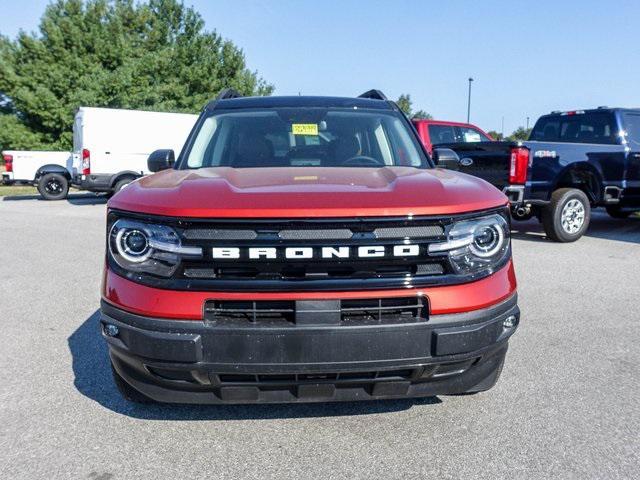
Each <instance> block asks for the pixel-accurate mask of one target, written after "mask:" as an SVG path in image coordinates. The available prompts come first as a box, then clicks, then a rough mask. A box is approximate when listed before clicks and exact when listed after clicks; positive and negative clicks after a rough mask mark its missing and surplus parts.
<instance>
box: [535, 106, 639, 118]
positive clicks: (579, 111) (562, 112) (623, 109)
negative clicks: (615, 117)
mask: <svg viewBox="0 0 640 480" xmlns="http://www.w3.org/2000/svg"><path fill="white" fill-rule="evenodd" d="M639 110H640V108H628V107H598V108H576V109H574V110H556V111H553V112H550V113H546V114H544V115H541V116H540V117H549V116H555V115H572V114H584V113H602V112H638V111H639Z"/></svg>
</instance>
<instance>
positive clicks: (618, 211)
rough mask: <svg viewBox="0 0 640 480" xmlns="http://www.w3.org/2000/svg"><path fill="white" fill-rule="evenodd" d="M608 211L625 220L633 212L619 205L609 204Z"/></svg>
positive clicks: (610, 214)
mask: <svg viewBox="0 0 640 480" xmlns="http://www.w3.org/2000/svg"><path fill="white" fill-rule="evenodd" d="M607 213H608V214H609V216H610V217H612V218H618V219H620V220H624V219H625V218H629V216H630V215H631V213H633V212H631V211H630V210H622V209H621V208H620V207H618V206H609V207H607Z"/></svg>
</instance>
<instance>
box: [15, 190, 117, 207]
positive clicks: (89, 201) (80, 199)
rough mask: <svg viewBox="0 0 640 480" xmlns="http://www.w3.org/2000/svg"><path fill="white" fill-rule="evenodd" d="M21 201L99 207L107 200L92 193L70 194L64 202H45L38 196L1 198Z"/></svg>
mask: <svg viewBox="0 0 640 480" xmlns="http://www.w3.org/2000/svg"><path fill="white" fill-rule="evenodd" d="M21 200H38V201H40V202H49V201H52V202H64V201H65V200H66V201H67V202H68V203H70V204H72V205H101V204H106V203H107V200H108V198H107V197H106V196H105V195H95V194H93V193H71V194H69V195H68V196H67V198H66V199H65V200H45V199H44V198H42V197H41V196H40V195H6V196H4V197H2V201H3V202H19V201H21Z"/></svg>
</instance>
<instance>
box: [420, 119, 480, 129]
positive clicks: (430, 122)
mask: <svg viewBox="0 0 640 480" xmlns="http://www.w3.org/2000/svg"><path fill="white" fill-rule="evenodd" d="M411 121H412V122H413V123H426V124H428V125H452V126H455V127H467V126H468V127H473V128H480V127H478V126H476V125H474V124H473V123H466V122H451V121H449V120H434V119H432V118H430V119H426V118H412V119H411Z"/></svg>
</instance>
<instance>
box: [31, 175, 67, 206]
mask: <svg viewBox="0 0 640 480" xmlns="http://www.w3.org/2000/svg"><path fill="white" fill-rule="evenodd" d="M38 192H40V195H42V197H43V198H44V199H45V200H63V199H65V198H67V194H68V193H69V180H67V178H66V177H65V176H64V175H61V174H59V173H46V174H45V175H43V176H42V177H40V180H39V181H38Z"/></svg>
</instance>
